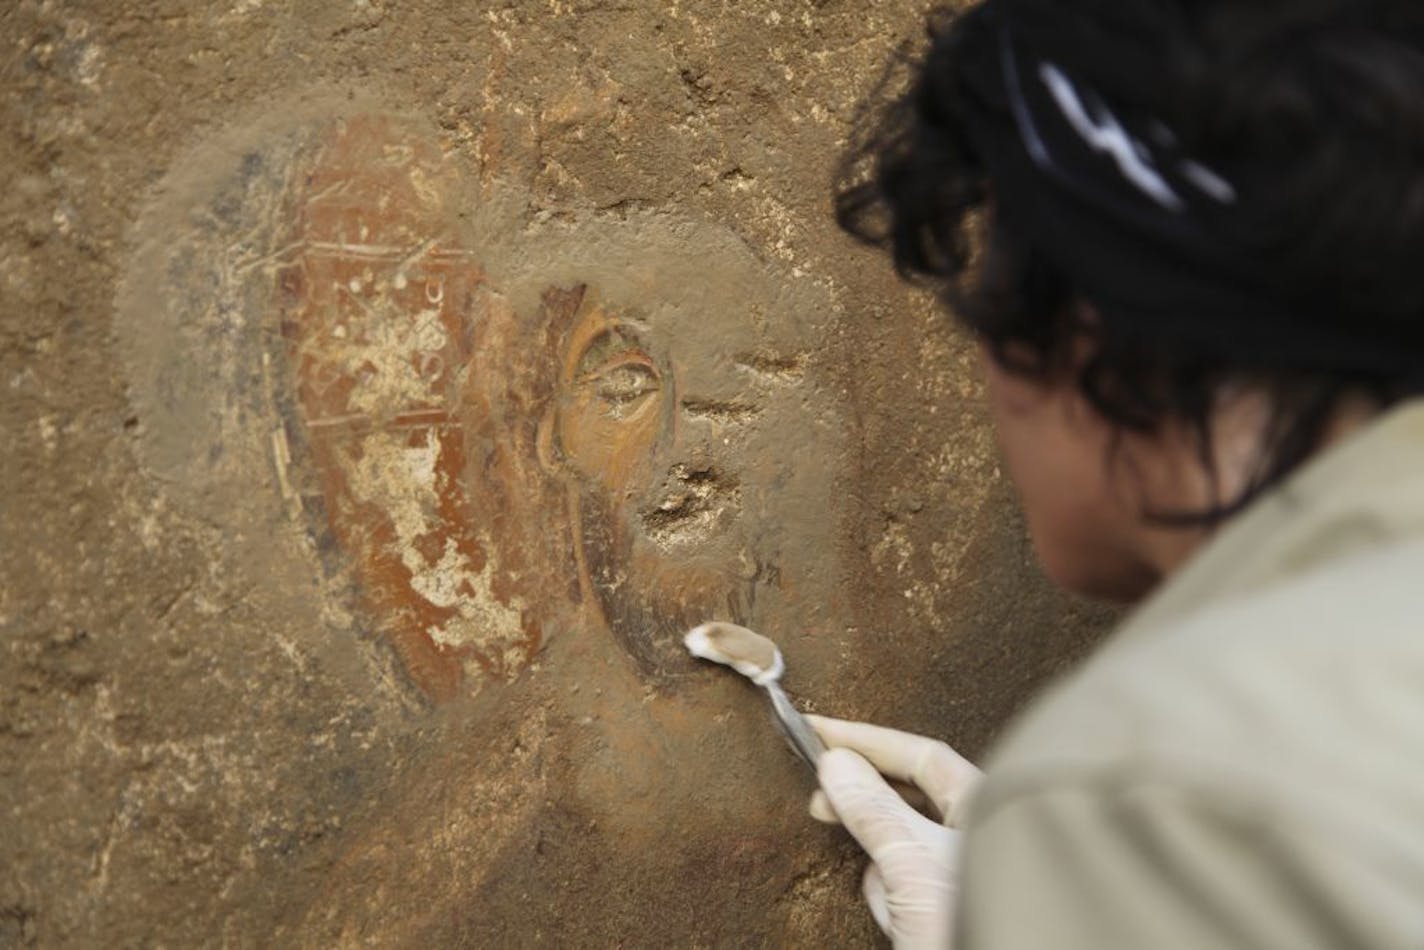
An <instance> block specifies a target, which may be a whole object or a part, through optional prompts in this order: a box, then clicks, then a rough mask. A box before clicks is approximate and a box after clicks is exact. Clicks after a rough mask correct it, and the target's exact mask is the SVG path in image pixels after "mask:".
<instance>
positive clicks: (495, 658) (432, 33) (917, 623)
mask: <svg viewBox="0 0 1424 950" xmlns="http://www.w3.org/2000/svg"><path fill="white" fill-rule="evenodd" d="M922 12H923V11H922V9H921V8H920V7H919V5H917V4H910V3H875V4H869V5H867V4H864V3H852V2H843V0H814V2H811V0H801V2H791V0H781V2H767V0H746V2H741V3H736V4H722V3H710V2H694V3H668V2H664V0H631V2H620V3H605V2H588V3H582V2H561V0H539V2H532V0H530V2H525V0H511V2H504V3H500V4H491V3H483V2H467V0H458V2H456V0H448V2H446V0H441V2H428V3H424V4H415V5H411V4H401V5H396V4H394V3H386V2H382V0H355V2H351V0H343V2H326V0H321V2H310V3H309V2H305V0H304V2H301V3H297V2H295V0H285V2H284V0H225V2H221V3H206V4H205V3H198V2H184V3H166V2H157V3H155V2H152V0H143V2H139V0H105V2H98V0H88V2H68V3H58V2H49V0H47V2H32V0H17V2H15V3H12V4H9V5H7V7H6V9H5V10H4V12H0V38H3V40H4V44H3V46H0V89H2V90H3V93H4V95H3V100H0V102H3V106H2V107H0V108H3V118H0V127H3V130H4V132H5V134H4V135H3V136H0V168H4V169H5V172H4V175H5V180H6V187H5V189H4V190H3V197H0V215H3V222H0V225H3V226H0V241H3V245H4V246H3V250H0V304H3V306H0V385H3V387H4V392H5V398H4V400H3V401H0V423H3V428H0V431H3V432H4V434H5V447H6V451H5V453H4V455H3V457H0V475H3V484H4V486H5V494H4V504H3V506H2V507H0V572H3V573H0V577H3V583H0V814H3V815H4V816H5V822H4V827H5V831H4V833H3V834H0V946H11V945H19V946H27V945H43V946H94V945H106V946H128V945H138V944H156V943H167V944H174V945H193V944H197V943H209V944H236V945H272V944H277V945H312V946H316V945H354V944H358V943H362V944H364V943H369V942H374V943H377V944H381V945H450V946H459V945H466V946H512V945H520V946H532V945H575V946H645V945H646V946H687V945H698V946H700V945H707V946H711V945H716V946H726V945H765V944H768V943H771V944H778V945H794V946H824V945H827V944H828V943H830V942H831V941H832V940H834V942H835V943H836V944H837V945H840V946H853V945H875V943H876V941H877V940H878V937H877V935H876V934H875V931H874V926H873V924H872V922H871V921H870V918H869V915H868V914H867V913H866V912H865V911H864V909H863V907H862V906H861V904H860V901H859V897H858V886H859V869H860V866H861V861H862V859H861V858H860V857H859V855H858V854H857V852H856V851H855V849H854V848H853V847H852V846H851V845H850V844H849V843H848V841H847V840H846V839H845V838H844V836H843V835H842V834H841V833H840V832H839V831H838V830H836V829H830V828H825V827H821V826H819V825H817V824H815V823H814V822H812V821H811V820H809V819H808V818H807V817H806V816H805V814H804V806H805V802H806V798H807V796H808V794H809V792H810V790H811V789H810V784H809V782H810V780H809V778H808V776H807V775H806V773H805V771H804V768H803V767H802V766H801V765H800V763H798V762H797V761H796V760H795V759H794V758H793V757H792V756H791V754H790V752H789V751H788V750H787V749H786V748H785V747H784V746H783V745H782V744H781V740H780V739H779V737H778V736H777V735H776V733H775V731H774V729H773V728H772V726H771V723H770V720H769V718H768V716H767V714H766V712H765V710H764V709H763V707H762V704H761V702H760V700H759V697H758V696H757V695H756V694H755V691H754V690H753V689H752V687H751V686H750V685H749V684H747V683H746V682H744V681H741V679H740V678H739V677H736V676H734V675H730V674H728V673H726V671H720V670H715V669H712V668H709V667H708V666H707V665H705V664H704V665H699V664H696V663H694V661H692V660H691V659H690V658H688V657H686V656H685V655H683V653H682V650H681V643H680V637H681V634H682V632H683V631H684V630H685V629H686V628H687V627H689V626H691V625H692V624H693V623H696V622H699V621H702V620H705V619H710V618H714V617H716V618H720V619H726V620H732V621H735V622H741V623H745V624H748V625H751V626H754V627H757V628H759V629H763V630H765V631H766V632H767V633H769V634H771V635H772V636H773V637H774V638H775V639H776V641H777V643H778V644H779V645H780V646H781V649H782V651H783V652H784V654H785V656H786V660H787V664H788V670H789V672H788V675H787V677H786V680H785V685H786V688H787V690H788V691H789V692H790V693H791V694H792V695H793V696H795V697H796V699H797V701H798V703H800V704H801V705H802V706H803V707H804V708H806V709H809V710H812V711H817V712H824V713H829V714H836V715H841V716H848V717H854V718H865V719H871V720H875V721H878V722H883V723H886V724H889V725H896V726H900V727H903V728H908V729H912V730H917V731H921V732H927V733H933V734H937V735H943V736H945V737H946V738H948V739H949V740H950V741H952V742H954V743H955V744H957V745H958V746H959V747H960V748H961V749H962V750H964V751H965V752H966V753H969V754H971V755H973V754H977V753H979V752H980V751H981V750H982V749H983V748H984V746H985V744H986V743H987V742H988V741H989V740H990V739H991V738H992V736H993V735H994V733H995V732H996V730H998V729H999V728H1000V727H1001V726H1002V724H1003V722H1004V720H1005V719H1006V718H1007V717H1008V716H1009V715H1011V714H1012V712H1013V711H1014V710H1015V709H1016V708H1017V707H1018V706H1019V705H1020V704H1021V703H1022V701H1023V700H1024V699H1025V697H1026V696H1027V695H1028V694H1029V693H1030V692H1031V690H1032V689H1033V687H1034V686H1035V685H1036V684H1038V683H1040V682H1041V681H1042V680H1043V678H1044V677H1046V676H1048V675H1050V674H1051V673H1053V672H1054V671H1055V670H1057V669H1060V668H1062V667H1063V666H1064V665H1065V664H1066V663H1068V662H1070V661H1071V659H1072V658H1073V657H1074V656H1077V655H1079V654H1080V653H1081V651H1082V650H1083V648H1084V647H1085V646H1086V645H1087V644H1088V643H1089V642H1090V640H1091V639H1092V637H1093V636H1094V635H1095V633H1096V631H1097V630H1098V629H1100V628H1101V624H1102V622H1103V620H1104V617H1103V615H1102V614H1101V613H1099V612H1096V611H1093V610H1089V609H1087V608H1084V607H1083V606H1082V605H1080V604H1076V603H1072V602H1067V601H1065V600H1063V599H1062V598H1060V597H1059V596H1057V595H1055V594H1053V593H1052V592H1051V591H1049V590H1048V589H1047V587H1046V586H1045V583H1044V582H1043V581H1042V580H1041V579H1040V578H1039V576H1038V574H1037V573H1036V571H1035V569H1034V568H1033V566H1032V563H1031V555H1030V552H1029V551H1028V549H1027V546H1026V543H1025V541H1024V537H1023V529H1022V525H1021V524H1020V523H1019V522H1018V520H1017V518H1016V515H1015V514H1014V511H1013V506H1012V501H1011V498H1010V497H1009V493H1008V490H1007V488H1006V486H1005V485H1004V484H1003V481H1002V479H1001V477H1000V475H999V473H998V470H997V467H996V461H995V457H994V452H993V447H992V438H991V435H990V433H989V432H988V430H987V428H986V425H985V419H984V416H983V411H982V409H981V404H980V398H979V397H980V393H979V382H978V379H977V376H976V375H975V373H974V371H973V352H972V348H971V346H970V345H969V343H968V341H966V340H965V339H963V338H962V337H961V336H960V335H958V334H957V332H956V331H955V330H954V329H953V328H952V327H951V326H950V325H949V324H948V321H947V320H946V319H945V318H944V317H943V316H942V315H940V314H938V313H937V312H936V310H935V307H934V304H933V302H932V301H931V300H930V299H929V298H928V297H927V296H925V295H924V294H921V293H919V292H916V291H913V290H911V289H909V288H906V287H903V286H901V285H899V284H898V283H897V282H896V281H895V279H894V277H893V275H892V274H891V273H890V272H889V267H888V266H887V265H886V263H885V262H884V261H882V260H880V259H879V258H878V257H877V256H876V255H874V254H871V253H868V252H866V251H865V250H863V249H860V248H857V247H855V246H854V245H853V244H852V242H850V241H849V240H848V239H846V238H845V237H843V236H842V235H840V234H839V233H838V232H837V231H836V229H835V226H834V224H833V222H832V220H831V218H830V212H829V182H830V179H831V176H832V172H833V169H834V165H835V161H836V157H837V155H838V154H839V152H840V150H841V149H842V148H843V147H844V138H845V136H846V135H847V133H848V128H849V124H850V121H851V118H852V116H853V114H854V111H855V108H856V106H857V104H858V102H859V101H860V100H861V99H862V98H863V97H864V96H865V95H866V94H867V93H868V92H869V91H870V90H871V89H872V88H873V86H874V85H875V82H876V80H877V78H878V77H879V76H880V74H881V68H882V63H883V62H884V61H885V60H886V58H887V57H888V55H889V54H890V51H891V50H892V49H893V47H894V46H895V44H896V43H897V41H898V40H899V39H900V38H902V37H912V36H916V35H918V34H919V32H920V30H921V27H920V25H919V20H920V17H921V15H922Z"/></svg>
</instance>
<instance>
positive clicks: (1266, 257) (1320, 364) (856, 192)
mask: <svg viewBox="0 0 1424 950" xmlns="http://www.w3.org/2000/svg"><path fill="white" fill-rule="evenodd" d="M1006 23H1007V24H1012V25H1013V28H1014V29H1015V30H1017V31H1018V33H1019V35H1026V36H1028V37H1029V41H1030V42H1031V41H1033V40H1034V39H1035V37H1042V38H1044V39H1043V41H1044V42H1046V43H1053V44H1056V47H1055V48H1056V49H1057V50H1058V51H1059V54H1061V55H1074V54H1070V53H1064V52H1062V51H1063V50H1065V49H1075V50H1077V51H1078V53H1077V60H1076V61H1077V63H1078V70H1079V74H1080V75H1083V76H1086V77H1088V81H1091V82H1092V83H1093V84H1094V88H1095V89H1098V90H1101V91H1103V97H1104V99H1108V100H1110V101H1112V102H1113V103H1114V104H1117V103H1118V102H1120V101H1122V100H1123V99H1128V100H1131V101H1130V103H1129V106H1130V107H1131V108H1136V109H1139V110H1146V111H1147V112H1150V114H1151V116H1152V117H1153V119H1154V120H1157V121H1160V123H1161V126H1165V127H1166V128H1169V129H1170V130H1171V132H1172V137H1173V140H1174V144H1179V146H1180V150H1181V151H1182V152H1183V153H1186V154H1189V155H1191V156H1192V158H1193V159H1196V160H1199V161H1200V162H1201V163H1203V164H1204V165H1209V166H1212V167H1214V168H1222V169H1229V170H1230V173H1231V179H1232V180H1233V181H1234V182H1235V183H1236V186H1237V188H1236V191H1237V192H1238V193H1239V195H1240V201H1239V202H1238V203H1237V206H1236V207H1234V208H1233V209H1232V213H1231V215H1230V216H1229V217H1220V216H1219V217H1218V219H1215V220H1213V221H1212V222H1211V227H1212V228H1214V229H1215V231H1214V232H1213V233H1214V234H1216V235H1217V236H1219V237H1220V245H1219V246H1221V247H1225V248H1228V249H1229V251H1230V256H1231V259H1232V260H1233V261H1236V262H1237V264H1238V265H1239V266H1238V267H1236V268H1235V273H1233V274H1232V275H1231V276H1230V278H1229V280H1230V281H1231V282H1232V283H1233V286H1240V285H1243V284H1249V290H1250V293H1251V294H1253V295H1255V299H1259V300H1261V301H1268V302H1269V307H1267V306H1266V305H1263V307H1262V311H1261V312H1262V313H1264V312H1265V311H1266V309H1274V310H1275V311H1276V312H1277V313H1283V314H1285V317H1284V318H1283V319H1281V320H1279V321H1277V322H1275V323H1270V324H1268V323H1266V322H1265V318H1264V317H1262V318H1261V320H1260V322H1259V324H1258V325H1257V326H1255V327H1253V326H1252V325H1251V324H1252V322H1253V320H1255V317H1253V315H1252V312H1250V311H1249V309H1248V310H1245V311H1239V312H1234V313H1233V314H1231V315H1230V318H1229V319H1227V318H1225V317H1224V316H1223V315H1222V314H1213V313H1211V312H1210V310H1211V308H1210V307H1202V306H1197V305H1195V304H1193V305H1192V306H1186V305H1180V306H1177V307H1173V306H1172V305H1171V303H1170V301H1169V302H1168V303H1167V304H1164V306H1163V307H1161V308H1159V309H1157V310H1156V311H1155V312H1153V313H1151V314H1145V313H1143V312H1141V308H1136V309H1134V308H1130V307H1126V306H1124V305H1123V304H1122V303H1121V301H1120V300H1114V299H1112V297H1111V294H1110V293H1108V292H1107V290H1109V289H1110V287H1106V286H1104V285H1102V284H1101V282H1100V284H1099V285H1090V284H1088V283H1085V282H1084V281H1083V279H1082V275H1081V274H1080V273H1077V272H1075V271H1074V269H1073V268H1072V266H1071V265H1069V266H1065V264H1064V261H1063V258H1064V255H1063V254H1060V253H1055V249H1054V248H1053V247H1052V246H1051V245H1050V244H1049V243H1048V242H1045V240H1044V239H1043V236H1042V235H1041V234H1040V233H1038V232H1037V231H1036V230H1035V228H1034V227H1033V224H1032V222H1031V221H1030V220H1029V219H1028V218H1027V217H1025V216H1023V215H1020V216H1017V217H1015V216H1013V215H1009V214H1004V213H1002V208H1001V207H1000V204H1001V202H1000V199H1001V198H1002V197H1003V194H1002V191H1001V189H1005V188H1007V187H1009V183H1007V182H1004V181H1001V180H999V177H998V175H997V174H996V171H995V168H994V161H993V158H994V156H993V155H992V154H986V153H987V152H988V151H989V150H988V149H986V148H985V147H984V146H983V142H982V136H980V135H978V134H977V133H976V126H975V123H976V121H978V120H977V119H976V110H977V112H983V111H984V110H985V109H986V108H992V107H993V106H992V103H991V104H990V105H988V106H986V104H985V96H984V93H983V91H982V89H980V88H978V87H976V85H975V82H976V81H975V80H974V78H973V73H974V71H975V69H977V68H979V67H977V66H976V65H975V61H976V59H982V58H983V57H984V56H985V55H988V54H987V53H986V50H989V49H991V48H992V46H993V44H995V43H996V42H997V40H996V38H995V37H996V33H995V30H996V29H1000V28H1004V26H1003V25H1004V24H1006ZM1035 31H1037V33H1035ZM899 63H900V64H901V66H908V67H909V68H910V69H911V70H912V77H911V80H910V85H909V88H908V91H907V92H905V93H904V94H902V95H898V96H893V97H887V95H886V94H885V93H884V92H883V90H884V89H886V88H889V85H890V83H891V82H893V76H895V75H896V74H897V71H896V70H891V71H890V72H888V73H887V80H886V82H885V83H882V86H881V89H882V92H881V93H879V94H877V96H875V97H872V101H871V103H870V104H869V105H867V107H866V108H865V110H864V112H863V114H862V116H861V118H860V120H859V121H858V123H857V125H858V132H857V134H856V141H857V142H858V144H857V145H855V146H854V147H853V148H852V150H851V151H850V152H849V153H848V155H847V157H846V159H845V162H844V165H843V167H842V169H841V174H840V178H839V181H838V184H837V189H836V210H837V217H838V220H839V221H840V223H841V225H842V227H844V228H845V229H846V230H848V231H849V232H851V233H852V234H854V235H856V236H857V237H859V238H861V239H862V240H865V241H867V242H870V243H873V244H875V245H877V246H880V247H883V248H886V249H888V250H889V251H890V252H891V253H892V254H893V258H894V261H895V264H896V267H897V269H898V270H899V272H900V273H901V274H902V275H904V276H906V277H910V278H912V279H917V280H920V281H925V282H928V283H929V284H931V285H932V286H933V287H934V288H935V289H936V290H938V291H939V292H940V294H941V295H942V297H943V299H944V300H945V301H946V303H947V304H948V305H949V307H950V309H951V310H952V311H953V312H954V313H955V314H956V315H957V316H958V318H959V319H960V321H961V322H962V323H963V324H964V325H965V326H967V328H968V329H969V330H971V331H972V332H973V333H974V334H975V335H977V336H978V337H979V338H980V339H981V340H983V341H984V342H985V343H986V344H987V346H988V347H989V349H990V352H991V353H992V354H993V355H994V357H995V359H996V360H997V361H998V362H1000V363H1001V364H1002V365H1004V366H1005V367H1006V368H1007V369H1009V370H1010V371H1013V372H1018V373H1023V374H1029V375H1033V376H1040V377H1046V376H1049V375H1052V374H1054V373H1059V372H1063V371H1065V369H1066V368H1068V367H1072V366H1074V364H1073V363H1072V362H1071V361H1070V359H1069V353H1070V346H1071V345H1072V344H1073V343H1074V342H1075V341H1076V340H1078V339H1079V338H1080V337H1081V336H1082V335H1083V334H1087V335H1088V336H1089V338H1090V339H1091V340H1092V341H1093V344H1094V346H1093V347H1092V355H1091V357H1090V358H1089V359H1088V360H1087V362H1086V365H1077V366H1075V367H1074V372H1076V375H1077V378H1076V382H1077V385H1078V386H1079V388H1080V389H1081V391H1082V393H1083V394H1084V396H1085V397H1086V398H1087V399H1088V400H1089V401H1090V403H1091V404H1092V405H1093V406H1094V407H1095V408H1096V409H1097V410H1098V411H1099V412H1100V413H1101V414H1102V415H1103V416H1104V417H1105V418H1107V419H1108V420H1109V421H1111V422H1112V423H1114V424H1115V425H1116V426H1118V427H1120V428H1121V429H1123V430H1129V431H1138V432H1151V431H1154V430H1156V429H1157V428H1158V427H1159V426H1161V425H1162V424H1163V423H1164V422H1165V421H1167V420H1169V419H1172V420H1178V421H1185V422H1186V423H1188V424H1189V425H1190V426H1191V428H1192V431H1193V432H1195V433H1196V435H1197V438H1198V440H1199V441H1198V445H1199V451H1200V457H1201V459H1202V462H1203V464H1204V465H1205V466H1206V468H1207V470H1208V471H1209V472H1212V473H1213V476H1214V474H1215V467H1214V460H1213V457H1212V452H1211V449H1210V446H1211V438H1212V433H1211V428H1210V426H1211V418H1212V415H1213V408H1214V405H1215V402H1216V400H1217V398H1218V395H1219V394H1220V393H1221V392H1222V387H1223V386H1225V385H1229V384H1235V383H1246V384H1249V385H1253V386H1259V387H1264V388H1265V390H1266V391H1267V393H1268V394H1269V395H1270V396H1271V399H1272V405H1273V418H1272V419H1271V422H1270V425H1269V427H1268V431H1267V433H1266V438H1265V441H1264V443H1263V445H1262V447H1261V450H1260V455H1259V458H1258V459H1257V460H1256V463H1255V469H1254V471H1253V472H1252V474H1251V477H1250V480H1249V483H1248V485H1247V487H1246V489H1245V491H1244V492H1242V493H1241V494H1240V495H1239V496H1238V497H1234V498H1218V501H1217V504H1216V505H1214V506H1213V507H1212V508H1210V509H1209V510H1207V511H1203V512H1157V513H1151V514H1152V516H1153V517H1157V518H1159V519H1160V520H1164V521H1176V522H1180V523H1193V524H1201V523H1212V522H1215V521H1219V520H1221V519H1222V518H1225V517H1227V516H1229V515H1230V514H1232V513H1234V512H1235V511H1237V510H1239V509H1240V508H1241V507H1243V506H1244V505H1245V504H1247V503H1248V502H1249V501H1251V500H1252V499H1253V498H1254V497H1255V496H1257V495H1258V494H1259V493H1260V492H1261V491H1262V490H1264V489H1266V488H1268V487H1270V486H1272V485H1273V484H1275V483H1277V482H1278V481H1279V480H1280V479H1281V478H1282V477H1283V476H1285V475H1286V474H1287V473H1289V472H1290V471H1292V470H1293V469H1294V468H1295V467H1296V466H1297V465H1299V464H1300V463H1301V462H1302V461H1303V460H1304V459H1306V458H1307V457H1309V456H1310V455H1311V454H1312V453H1313V452H1314V451H1315V450H1316V448H1318V447H1319V445H1320V443H1321V440H1322V437H1323V435H1324V434H1325V430H1326V427H1327V426H1328V424H1329V423H1330V421H1331V419H1332V417H1333V415H1334V413H1335V411H1336V410H1337V408H1338V407H1339V405H1340V404H1341V401H1342V399H1344V398H1345V397H1347V396H1352V395H1357V394H1363V395H1365V396H1367V397H1370V398H1372V399H1373V400H1376V401H1377V402H1378V403H1379V404H1380V405H1381V406H1387V405H1389V404H1390V403H1393V402H1396V401H1398V400H1400V399H1402V398H1404V397H1406V396H1409V395H1412V394H1417V393H1420V392H1424V4H1420V3H1417V2H1415V0H1392V2H1386V0H1375V2H1371V0H1195V2H1194V0H1135V2H1120V0H1119V2H1113V0H987V2H986V3H984V4H982V5H981V6H979V7H977V8H975V9H972V10H970V11H968V12H956V11H954V10H945V11H942V12H940V13H938V14H936V15H934V16H932V18H931V26H930V44H929V48H928V51H927V53H924V54H922V55H921V56H919V57H909V56H906V55H905V54H903V53H902V54H901V56H900V58H899ZM898 75H901V76H903V70H899V71H898ZM887 98H890V99H891V100H892V101H890V102H889V103H888V104H885V100H886V99H887ZM1002 111H1004V112H1008V111H1009V110H1007V109H1006V108H1003V109H1002ZM1138 243H1139V244H1140V243H1141V242H1138ZM1134 246H1136V245H1134ZM1170 257H1171V255H1170V254H1168V255H1167V260H1166V266H1169V267H1170V266H1175V265H1174V262H1173V261H1172V260H1171V259H1170ZM1109 277H1110V278H1111V279H1119V278H1120V279H1124V280H1132V279H1134V276H1133V275H1132V274H1129V273H1127V272H1126V271H1125V270H1124V271H1123V272H1122V273H1120V274H1118V275H1112V274H1111V273H1110V274H1109ZM1136 279H1139V280H1141V279H1142V278H1141V276H1140V275H1138V276H1137V278H1136ZM1085 305H1086V306H1085Z"/></svg>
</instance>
